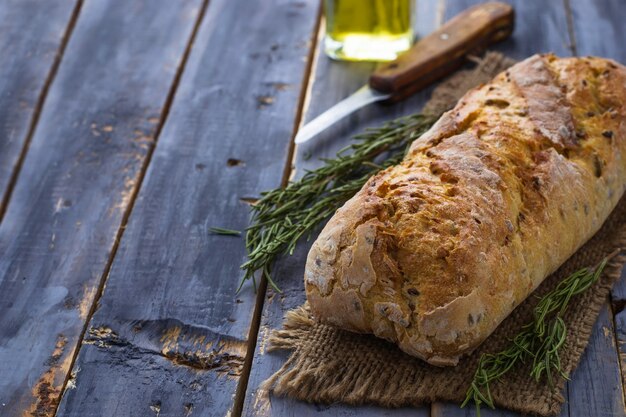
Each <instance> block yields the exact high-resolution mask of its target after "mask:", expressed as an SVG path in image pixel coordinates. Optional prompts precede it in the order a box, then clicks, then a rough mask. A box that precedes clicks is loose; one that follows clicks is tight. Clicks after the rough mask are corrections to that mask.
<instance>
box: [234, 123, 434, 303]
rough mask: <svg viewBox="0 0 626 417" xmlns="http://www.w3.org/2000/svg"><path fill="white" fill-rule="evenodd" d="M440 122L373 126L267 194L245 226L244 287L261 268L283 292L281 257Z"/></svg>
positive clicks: (290, 252)
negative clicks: (276, 273)
mask: <svg viewBox="0 0 626 417" xmlns="http://www.w3.org/2000/svg"><path fill="white" fill-rule="evenodd" d="M435 120H437V117H434V116H426V115H422V114H414V115H411V116H406V117H402V118H399V119H396V120H393V121H391V122H389V123H387V124H385V125H384V126H382V127H380V128H376V129H369V130H367V131H366V132H365V133H363V134H361V135H359V136H356V137H355V141H354V142H353V143H352V144H351V145H349V146H347V147H346V148H344V149H342V150H341V151H339V152H338V153H337V156H336V157H335V158H332V159H323V160H322V161H323V162H324V164H323V165H322V166H321V167H320V168H317V169H315V170H312V171H307V172H306V173H305V174H304V176H303V177H302V178H301V179H299V180H297V181H293V182H290V183H289V184H287V186H286V187H284V188H278V189H275V190H272V191H267V192H264V193H262V194H261V199H260V200H259V201H258V202H257V204H255V205H254V206H252V220H251V222H250V226H249V227H248V228H247V229H246V248H247V251H248V260H247V262H245V263H244V264H243V265H242V266H241V268H242V269H244V270H245V275H244V278H243V280H242V282H241V285H240V286H239V288H240V289H241V286H242V285H243V284H244V282H245V281H246V280H249V279H252V281H253V282H254V286H255V288H256V282H255V277H254V273H255V272H256V271H259V270H260V271H262V274H263V275H264V276H265V277H266V278H267V280H268V282H269V283H270V285H272V287H274V289H276V290H277V291H280V289H279V288H278V287H277V286H276V284H275V282H274V281H273V280H272V277H271V274H270V273H271V267H272V264H273V262H274V261H275V260H276V258H277V257H278V256H279V255H281V254H286V253H288V254H290V255H291V254H293V251H294V250H295V247H296V244H297V242H298V241H299V239H300V238H302V237H303V236H305V235H306V236H307V237H310V234H311V232H312V231H313V230H314V229H315V228H316V226H318V225H319V224H320V223H321V222H323V221H324V220H326V219H327V218H328V217H330V216H331V215H332V214H333V213H334V212H335V210H337V209H338V208H339V207H341V205H342V204H343V203H345V202H346V201H347V200H348V199H350V197H352V196H353V195H354V194H355V193H356V192H357V191H358V190H359V189H360V188H361V187H362V186H363V184H365V182H366V181H367V179H368V178H369V177H370V176H372V175H373V174H375V173H376V172H378V171H380V170H381V169H385V168H387V167H389V166H391V165H395V164H397V163H399V162H400V161H401V160H402V158H403V157H404V154H405V152H406V149H407V147H408V145H410V144H411V143H412V142H413V140H415V139H416V138H417V137H419V136H420V135H421V134H422V133H424V132H425V131H426V130H428V129H429V128H430V127H431V126H432V125H433V123H434V122H435ZM384 153H386V155H384V156H385V157H384V158H381V157H382V155H383V154H384ZM380 159H382V160H380ZM377 161H378V163H377Z"/></svg>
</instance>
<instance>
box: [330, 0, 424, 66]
mask: <svg viewBox="0 0 626 417" xmlns="http://www.w3.org/2000/svg"><path fill="white" fill-rule="evenodd" d="M413 3H414V0H325V1H324V10H325V15H326V38H325V41H324V49H325V52H326V54H327V55H328V56H330V57H331V58H334V59H340V60H347V61H393V60H394V59H396V57H397V56H398V54H399V53H401V52H404V51H406V50H407V49H409V48H410V47H411V45H412V44H413Z"/></svg>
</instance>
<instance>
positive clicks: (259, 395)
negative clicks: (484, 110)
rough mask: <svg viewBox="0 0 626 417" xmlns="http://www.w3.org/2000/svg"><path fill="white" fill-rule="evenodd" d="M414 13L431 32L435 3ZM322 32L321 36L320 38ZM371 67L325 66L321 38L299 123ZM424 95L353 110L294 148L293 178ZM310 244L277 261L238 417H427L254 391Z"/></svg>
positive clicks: (296, 297)
mask: <svg viewBox="0 0 626 417" xmlns="http://www.w3.org/2000/svg"><path fill="white" fill-rule="evenodd" d="M417 4H418V9H417V23H418V26H417V29H418V30H417V33H418V35H419V36H423V35H425V34H427V33H429V32H430V31H432V30H434V28H435V27H436V24H437V10H438V8H437V2H435V1H419V2H418V3H417ZM322 32H323V30H322V31H321V33H322ZM374 67H375V66H374V64H371V63H349V62H336V61H331V60H330V59H329V58H327V57H326V56H325V55H324V53H323V45H322V41H321V36H320V38H319V42H318V47H317V57H316V65H315V70H314V74H313V80H312V83H311V85H310V91H309V94H308V99H307V105H306V109H305V115H304V116H305V120H311V119H312V118H314V117H315V116H317V115H318V114H320V113H321V112H323V111H324V110H326V109H328V108H329V107H330V106H332V105H333V104H335V103H337V102H338V101H340V100H341V99H343V98H345V97H346V96H348V95H350V94H351V93H353V92H354V91H356V90H357V89H358V88H359V87H361V86H362V85H363V84H365V83H366V82H367V79H368V77H369V74H370V73H371V72H372V71H373V69H374ZM429 93H430V89H429V91H426V92H423V93H421V94H418V95H416V96H415V97H412V98H411V99H410V100H408V101H406V102H403V103H400V104H397V105H394V106H379V105H372V106H369V107H366V108H363V109H361V110H359V111H358V112H356V113H354V114H353V115H351V116H349V117H347V118H346V119H344V120H342V121H340V122H339V123H337V124H336V125H334V126H332V127H331V128H329V129H328V130H327V131H325V132H322V133H321V134H320V135H319V137H316V138H315V139H313V140H311V141H310V142H308V143H306V144H303V145H301V146H299V147H298V148H297V150H296V155H295V168H294V172H293V175H294V176H295V177H299V176H301V175H302V174H303V172H304V171H305V170H307V169H313V168H316V167H318V166H319V165H320V161H319V158H323V157H332V156H333V155H334V154H335V153H336V152H337V151H338V150H339V149H341V148H343V147H344V146H346V145H347V144H348V143H349V142H350V140H351V139H350V138H351V137H352V135H354V134H357V133H360V132H362V131H363V129H364V128H366V127H370V126H379V125H380V124H382V123H384V122H385V121H387V120H391V119H393V118H396V117H399V116H401V115H406V114H410V113H414V112H416V111H418V110H419V109H420V108H421V106H422V105H423V103H424V102H425V100H426V99H427V97H428V96H429ZM310 243H312V242H308V243H307V242H302V243H301V244H300V245H299V247H298V249H297V250H296V252H295V253H294V255H293V256H290V257H285V258H283V259H281V260H280V261H279V262H278V264H277V265H276V270H275V272H274V274H273V276H274V277H275V279H276V280H277V283H278V285H279V287H280V288H281V290H282V291H283V292H282V293H280V294H278V293H276V292H274V291H272V289H271V288H270V289H268V293H267V296H266V297H265V305H264V307H263V314H262V317H261V326H260V330H259V335H258V338H257V348H256V351H255V356H254V361H253V364H252V371H251V374H250V380H249V383H248V391H247V395H246V398H245V400H246V401H245V403H244V410H243V415H244V416H269V415H271V416H298V417H299V416H313V415H319V413H320V412H323V413H324V415H333V416H345V417H349V416H379V415H381V416H382V415H385V416H393V417H401V416H416V417H419V416H424V417H426V416H428V414H429V407H427V406H425V407H423V408H420V409H417V410H416V409H414V408H403V409H384V408H379V407H349V406H346V405H342V404H332V405H319V404H317V405H316V404H307V403H303V402H298V401H294V400H291V399H287V398H277V397H273V396H272V397H269V398H268V397H267V395H266V393H264V392H262V390H260V389H259V387H260V385H261V383H262V382H263V381H264V380H265V379H267V378H268V377H269V376H271V375H272V373H273V372H275V371H276V370H278V369H279V368H280V366H281V365H282V364H283V363H284V361H285V359H286V358H287V356H288V353H287V352H272V353H267V352H266V348H267V338H268V337H269V334H270V332H271V331H272V330H273V329H277V328H280V326H281V323H282V320H283V316H284V314H285V313H286V312H287V311H289V310H290V309H293V308H295V307H297V306H299V305H301V304H302V303H303V302H304V300H305V298H306V296H305V293H304V285H303V281H302V279H303V278H302V277H303V276H304V263H305V259H306V255H307V252H308V249H309V246H310Z"/></svg>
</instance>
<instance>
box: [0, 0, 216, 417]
mask: <svg viewBox="0 0 626 417" xmlns="http://www.w3.org/2000/svg"><path fill="white" fill-rule="evenodd" d="M82 2H83V0H79V3H81V4H82ZM208 4H209V0H203V1H202V3H201V5H200V10H199V12H198V16H197V18H196V21H195V22H194V26H193V29H192V31H191V34H190V35H189V39H188V40H187V44H186V46H185V51H184V52H183V55H182V57H181V60H180V62H179V64H178V67H177V68H176V74H175V75H174V80H173V81H172V85H171V86H170V89H169V91H168V93H167V96H166V98H165V102H164V103H163V107H162V110H161V115H160V117H159V122H158V124H157V127H156V130H155V132H154V143H153V144H152V146H151V147H150V148H149V149H148V150H147V153H146V157H145V159H144V161H143V165H142V166H141V169H140V171H139V175H138V177H137V184H136V186H135V188H134V189H133V190H132V192H131V195H130V201H129V203H128V205H127V206H126V210H125V211H124V214H123V216H122V221H121V222H120V226H119V228H118V230H117V233H116V234H115V240H114V242H113V247H112V249H111V253H110V255H109V258H108V259H107V262H106V265H105V267H104V271H103V272H102V276H101V277H100V282H99V284H98V289H97V291H96V295H95V296H94V299H93V302H92V304H91V307H90V309H89V313H88V314H87V317H86V318H85V322H84V325H83V329H82V331H81V332H80V335H79V337H78V340H77V343H76V349H75V350H74V353H73V356H72V360H71V362H70V366H69V369H68V372H67V375H65V381H64V382H63V386H62V387H61V395H60V397H59V401H58V402H57V404H56V407H55V409H54V414H53V415H54V416H56V415H57V411H58V409H59V405H60V404H61V400H62V398H63V395H64V394H65V390H66V388H67V384H68V381H69V380H70V377H71V375H72V370H73V369H74V365H75V362H76V358H78V354H79V353H80V350H81V347H82V343H83V339H84V338H85V333H86V332H87V328H88V327H89V323H90V322H91V319H92V318H93V315H94V313H95V312H96V309H97V306H98V302H99V301H100V298H101V297H102V294H103V292H104V288H105V286H106V282H107V279H108V277H109V272H110V271H111V266H112V265H113V260H114V259H115V255H116V254H117V250H118V248H119V246H120V242H121V240H122V237H123V236H124V231H125V230H126V225H127V224H128V219H129V218H130V215H131V213H132V211H133V208H134V206H135V201H136V200H137V196H138V195H139V190H140V189H141V184H142V183H143V180H144V177H145V176H146V172H147V171H148V167H149V166H150V161H151V160H152V155H153V154H154V150H155V149H156V146H157V144H158V141H159V136H160V135H161V131H162V130H163V126H164V125H165V122H166V121H167V117H168V116H169V113H170V108H171V106H172V102H173V101H174V97H175V96H176V90H177V89H178V85H179V83H180V79H181V77H182V74H183V72H184V71H185V66H186V64H187V60H188V58H189V55H190V53H191V49H192V48H193V44H194V40H195V38H196V35H197V33H198V30H199V28H200V25H201V24H202V20H203V19H204V15H205V14H206V10H207V8H208ZM76 17H77V16H76ZM72 18H73V19H74V16H72ZM76 20H77V19H76ZM76 20H73V21H72V22H71V25H72V26H73V24H75V22H76ZM64 41H65V39H64ZM63 48H65V44H64V45H63ZM55 72H56V68H55ZM46 90H47V85H46ZM33 131H34V129H33ZM20 162H21V161H20ZM2 214H3V213H2V212H0V216H1V215H2ZM1 219H2V217H0V220H1Z"/></svg>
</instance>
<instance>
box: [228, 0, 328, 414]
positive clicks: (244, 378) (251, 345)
mask: <svg viewBox="0 0 626 417" xmlns="http://www.w3.org/2000/svg"><path fill="white" fill-rule="evenodd" d="M323 29H324V28H323V26H322V2H321V1H320V2H319V6H318V10H317V16H316V22H315V26H314V28H313V32H312V33H311V39H310V41H309V53H308V57H307V64H306V67H305V70H304V76H303V79H302V84H301V87H300V97H299V98H298V104H297V107H296V115H295V118H294V124H293V129H292V133H291V138H290V140H289V144H288V147H289V149H288V150H287V157H286V159H285V167H284V169H283V176H282V179H281V184H280V186H281V187H285V186H287V183H288V182H289V180H290V178H291V176H292V175H293V172H295V169H294V165H293V163H294V158H295V150H296V146H297V145H296V144H295V142H294V139H295V137H296V133H297V132H298V130H299V128H300V127H301V124H302V121H303V116H304V114H305V112H306V109H307V107H308V104H309V102H310V98H311V90H312V85H313V82H314V77H313V76H312V74H314V69H315V63H316V62H317V59H318V58H319V56H318V54H317V49H318V48H317V45H318V42H320V39H321V33H322V30H323ZM266 291H267V279H266V278H265V276H263V275H262V276H261V280H260V283H259V288H258V289H257V294H256V301H255V305H254V313H253V314H252V321H251V323H250V330H249V332H248V345H247V347H246V357H245V360H244V363H243V368H242V371H241V376H240V377H239V383H238V384H237V390H236V391H235V398H234V400H233V408H232V411H231V413H230V415H231V416H232V417H240V416H241V413H242V412H243V405H244V402H245V399H246V392H247V389H248V380H249V378H250V372H251V370H252V362H253V360H254V352H255V350H256V342H257V337H258V334H259V328H260V326H261V316H262V315H263V306H264V304H265V293H266Z"/></svg>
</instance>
